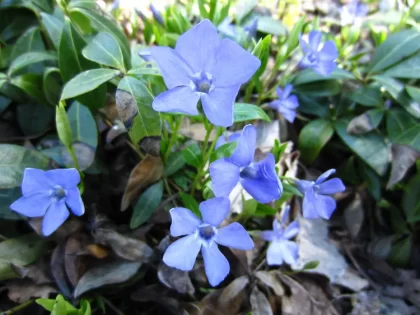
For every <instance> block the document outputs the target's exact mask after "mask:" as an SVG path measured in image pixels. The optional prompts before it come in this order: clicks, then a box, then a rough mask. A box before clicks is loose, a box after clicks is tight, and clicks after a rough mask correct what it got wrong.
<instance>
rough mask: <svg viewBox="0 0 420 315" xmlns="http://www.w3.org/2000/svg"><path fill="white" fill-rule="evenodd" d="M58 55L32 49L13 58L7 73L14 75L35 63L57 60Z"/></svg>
mask: <svg viewBox="0 0 420 315" xmlns="http://www.w3.org/2000/svg"><path fill="white" fill-rule="evenodd" d="M56 60H57V56H56V55H55V54H52V53H50V52H43V51H32V52H27V53H23V54H22V55H20V56H19V57H17V58H16V59H15V60H13V62H12V64H11V65H10V67H9V70H8V72H7V74H8V75H9V76H13V75H14V74H15V73H16V72H19V70H21V69H23V68H25V67H27V66H29V65H31V64H35V63H39V62H42V61H56Z"/></svg>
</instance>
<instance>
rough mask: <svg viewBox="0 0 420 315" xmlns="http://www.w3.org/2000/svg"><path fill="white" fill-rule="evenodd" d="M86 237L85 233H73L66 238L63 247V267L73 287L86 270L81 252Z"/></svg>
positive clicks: (83, 249) (86, 239)
mask: <svg viewBox="0 0 420 315" xmlns="http://www.w3.org/2000/svg"><path fill="white" fill-rule="evenodd" d="M87 242H88V237H87V235H85V234H75V235H72V236H70V237H69V238H68V240H67V242H66V245H65V249H64V255H65V256H64V267H65V270H66V274H67V278H68V279H69V281H70V283H71V285H72V286H73V287H75V286H76V284H77V282H78V281H79V279H80V277H81V276H82V275H83V274H84V273H85V272H86V270H87V266H86V264H85V263H84V257H83V256H81V254H82V253H83V252H84V251H85V249H86V246H87Z"/></svg>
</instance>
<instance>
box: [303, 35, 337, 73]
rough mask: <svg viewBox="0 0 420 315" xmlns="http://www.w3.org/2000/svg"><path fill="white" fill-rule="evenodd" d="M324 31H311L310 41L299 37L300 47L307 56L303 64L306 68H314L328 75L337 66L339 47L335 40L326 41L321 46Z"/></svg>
mask: <svg viewBox="0 0 420 315" xmlns="http://www.w3.org/2000/svg"><path fill="white" fill-rule="evenodd" d="M321 37H322V33H321V32H319V31H312V32H310V33H309V41H308V43H307V42H306V41H304V40H303V39H302V36H300V37H299V42H300V47H301V48H302V50H303V53H304V54H305V56H304V57H303V59H302V61H301V65H302V66H303V67H305V68H313V69H314V70H315V71H316V72H318V73H319V74H321V75H324V76H328V75H330V74H331V72H333V71H334V69H335V68H336V63H335V60H336V59H337V58H338V51H337V47H335V44H334V42H333V41H330V40H329V41H326V42H325V44H324V45H323V46H322V47H321V48H320V44H321Z"/></svg>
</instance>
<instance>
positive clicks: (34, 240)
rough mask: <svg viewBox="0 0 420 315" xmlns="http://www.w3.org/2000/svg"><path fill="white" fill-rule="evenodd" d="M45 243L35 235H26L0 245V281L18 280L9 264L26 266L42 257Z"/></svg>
mask: <svg viewBox="0 0 420 315" xmlns="http://www.w3.org/2000/svg"><path fill="white" fill-rule="evenodd" d="M45 245H46V242H45V240H43V239H42V238H39V237H38V236H37V235H35V234H26V235H23V236H20V237H17V238H11V239H8V240H6V241H3V242H1V243H0V280H7V279H13V278H18V275H16V274H15V272H14V271H13V269H12V266H11V264H15V265H18V266H22V267H24V266H27V265H29V264H31V263H33V262H35V261H37V260H38V259H39V258H41V257H42V255H43V254H44V252H45V250H46V246H45Z"/></svg>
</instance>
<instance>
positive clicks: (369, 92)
mask: <svg viewBox="0 0 420 315" xmlns="http://www.w3.org/2000/svg"><path fill="white" fill-rule="evenodd" d="M350 99H351V100H352V101H354V102H356V103H358V104H360V105H364V106H369V107H370V106H373V107H378V106H381V105H383V103H384V101H383V98H382V93H381V91H380V89H379V88H376V87H372V86H364V87H362V88H360V89H356V90H355V91H353V93H352V94H350Z"/></svg>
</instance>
